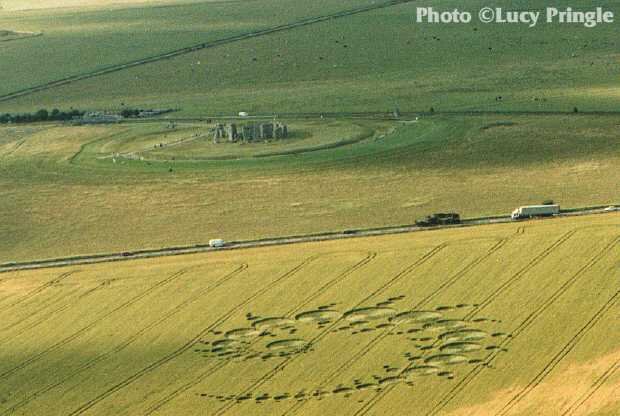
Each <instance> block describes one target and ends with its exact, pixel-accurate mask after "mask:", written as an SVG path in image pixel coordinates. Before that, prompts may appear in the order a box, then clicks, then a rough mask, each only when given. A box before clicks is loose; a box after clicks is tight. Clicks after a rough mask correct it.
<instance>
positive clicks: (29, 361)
mask: <svg viewBox="0 0 620 416" xmlns="http://www.w3.org/2000/svg"><path fill="white" fill-rule="evenodd" d="M188 271H189V269H182V270H180V271H178V272H176V273H173V274H171V275H170V276H168V277H167V278H166V279H163V280H161V281H159V282H158V283H156V284H155V285H153V286H151V287H149V288H148V289H147V290H145V291H143V292H141V293H140V294H138V295H136V296H134V297H133V298H131V299H129V300H128V301H126V302H123V303H122V304H121V305H119V306H117V307H115V308H114V309H112V310H111V311H109V312H107V313H105V314H104V315H103V316H101V317H99V318H97V319H95V320H93V321H92V322H91V323H90V324H88V325H86V326H84V327H82V328H81V329H79V330H78V331H76V332H74V333H73V334H71V335H70V336H68V337H66V338H64V339H62V340H60V341H58V342H57V343H55V344H53V345H52V346H50V347H48V348H46V349H44V350H43V351H41V352H39V353H37V354H35V355H33V356H31V357H30V358H28V359H26V360H24V361H22V362H21V363H19V364H17V365H16V366H14V367H12V368H10V369H8V370H5V371H4V372H2V373H0V380H1V379H5V378H7V377H9V376H11V375H12V374H14V373H16V372H17V371H20V370H22V369H24V368H26V367H28V366H29V365H31V364H33V363H35V362H37V361H39V360H41V359H42V358H43V357H44V356H45V355H47V354H49V353H50V352H53V351H56V350H59V349H61V348H62V347H64V346H65V345H67V344H68V343H70V342H72V341H74V340H76V339H78V338H79V337H81V336H82V335H84V334H86V333H87V332H88V331H90V330H92V329H93V328H95V327H96V326H97V325H98V324H99V323H100V322H102V321H103V320H105V319H108V318H110V317H112V316H113V315H114V314H116V313H118V312H120V311H122V310H124V309H126V308H128V307H129V306H131V305H133V304H134V303H136V302H138V301H139V300H141V299H142V298H144V297H146V296H148V295H149V294H150V293H151V292H153V291H154V290H156V289H158V288H160V287H162V286H164V285H166V284H168V283H170V282H172V281H174V280H175V279H178V278H179V277H181V276H183V275H184V274H185V273H187V272H188Z"/></svg>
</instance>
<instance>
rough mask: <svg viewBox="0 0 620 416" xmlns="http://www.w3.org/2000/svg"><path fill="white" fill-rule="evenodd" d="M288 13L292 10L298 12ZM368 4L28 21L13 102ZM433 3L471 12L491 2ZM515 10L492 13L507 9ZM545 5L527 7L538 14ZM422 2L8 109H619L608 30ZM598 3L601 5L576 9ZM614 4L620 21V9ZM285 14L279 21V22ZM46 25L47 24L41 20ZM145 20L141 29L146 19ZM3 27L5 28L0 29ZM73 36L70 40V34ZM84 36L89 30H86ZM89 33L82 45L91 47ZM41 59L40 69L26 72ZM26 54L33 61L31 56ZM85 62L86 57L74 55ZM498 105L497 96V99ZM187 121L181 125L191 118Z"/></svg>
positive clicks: (212, 7) (9, 62)
mask: <svg viewBox="0 0 620 416" xmlns="http://www.w3.org/2000/svg"><path fill="white" fill-rule="evenodd" d="M293 3H294V6H293ZM368 3H369V2H364V1H348V2H346V3H343V2H340V1H338V2H335V1H331V0H322V1H320V2H316V1H313V2H305V3H299V2H289V1H287V0H259V1H251V2H241V3H222V4H209V3H204V4H194V5H183V6H176V7H167V8H145V9H128V10H120V11H111V12H107V11H105V12H103V11H102V12H91V13H87V14H66V15H56V16H54V21H53V22H48V20H46V17H43V16H40V17H38V18H32V19H26V20H23V21H22V20H21V19H20V25H21V26H22V27H25V28H27V29H29V30H45V29H46V28H45V26H50V28H49V29H48V31H49V33H48V34H47V36H46V37H44V38H41V39H39V40H33V41H32V45H31V46H30V47H29V48H28V52H27V55H26V56H24V55H23V49H22V48H19V49H18V48H16V49H13V50H12V52H11V53H13V54H14V55H13V57H11V56H10V55H9V58H8V59H3V61H2V67H1V68H0V69H1V70H2V72H4V73H8V74H11V75H10V77H9V78H8V79H7V80H6V81H5V83H4V84H3V85H2V87H1V88H2V89H3V91H4V92H9V91H12V90H16V89H19V88H23V87H26V86H30V85H36V84H38V83H41V82H43V81H46V80H51V79H54V78H58V77H59V76H60V75H66V74H75V73H82V72H88V71H89V70H93V69H96V68H98V67H101V66H103V65H106V64H115V63H121V62H125V61H129V60H132V59H137V58H139V57H147V56H151V54H153V53H155V52H157V51H164V50H167V49H171V48H175V47H179V46H181V45H191V44H193V43H195V42H198V41H199V39H200V40H201V41H203V40H204V41H210V40H215V39H218V38H222V37H226V36H228V35H231V34H234V33H244V32H247V31H252V30H253V29H256V28H259V27H267V26H270V25H275V24H280V23H285V22H290V21H295V20H297V19H299V18H301V17H304V16H305V17H308V16H319V15H323V14H329V13H333V12H334V11H337V10H346V9H348V8H352V7H355V6H359V5H363V4H368ZM483 3H484V2H480V1H477V0H476V1H470V2H468V3H467V5H466V6H462V2H451V1H448V2H445V1H441V2H438V1H430V2H428V4H425V5H427V6H435V7H436V8H441V9H444V8H454V7H461V8H467V9H471V10H477V8H480V7H481V6H482V5H486V3H484V4H483ZM512 5H513V2H507V1H500V2H499V3H498V4H497V6H498V7H499V6H505V7H506V8H510V7H511V6H512ZM541 5H542V3H541V2H539V1H526V2H520V3H519V7H520V8H523V9H531V8H537V7H541ZM417 6H418V4H417V3H415V2H413V3H409V4H402V5H398V6H394V7H390V8H386V9H380V10H375V11H371V12H367V13H362V14H358V15H354V16H349V17H346V18H343V19H337V20H329V21H325V22H321V23H317V24H314V25H310V26H305V27H301V28H295V29H292V30H287V31H283V32H279V33H275V34H271V35H267V36H261V37H257V38H252V39H246V40H243V41H239V42H235V43H230V44H226V45H222V46H218V47H214V48H210V49H206V50H202V51H198V52H195V53H190V54H186V55H183V56H180V57H176V58H171V59H166V60H162V61H160V62H156V63H151V64H147V65H143V66H139V67H135V68H131V69H127V70H123V71H120V72H117V73H113V74H109V75H105V76H101V77H96V78H93V79H88V80H83V81H79V82H76V83H73V84H70V85H66V86H62V87H59V88H54V89H52V90H49V91H44V92H40V93H37V94H33V95H30V96H27V97H23V98H20V99H17V100H14V101H9V102H6V103H2V104H0V111H4V110H6V111H9V110H14V111H16V110H25V109H36V108H39V107H42V106H47V107H51V106H65V107H68V106H75V107H87V108H118V107H119V106H121V105H122V104H123V103H125V104H132V105H140V106H154V107H180V108H181V109H182V110H183V113H184V114H188V115H201V114H205V113H209V114H212V113H236V112H237V111H239V110H240V109H244V110H248V111H251V112H284V111H287V112H305V111H313V112H327V111H385V110H391V109H393V108H395V107H399V108H401V109H402V110H411V111H419V110H427V109H428V108H429V107H431V106H434V107H435V108H436V109H438V110H455V109H493V110H499V111H510V110H561V111H571V110H572V109H573V108H574V107H575V106H576V107H578V108H580V109H583V110H614V111H617V110H618V108H619V100H620V93H619V90H618V87H617V82H616V80H617V75H618V74H617V71H616V67H617V61H618V53H617V47H616V46H617V45H616V39H617V29H616V27H615V26H614V25H601V26H598V27H596V28H593V29H589V28H585V27H583V26H581V25H559V24H552V25H547V24H541V25H539V26H537V27H535V28H531V29H530V28H525V27H522V26H518V25H516V26H515V25H501V24H491V25H483V24H480V23H478V24H475V23H472V24H462V25H428V24H419V23H416V22H415V10H416V7H417ZM594 6H600V4H599V3H596V2H594V1H586V2H582V3H580V8H584V9H585V8H588V7H594ZM606 7H608V8H610V9H611V10H614V11H615V12H616V14H619V13H620V9H618V4H617V3H613V2H612V3H609V4H606ZM275 10H277V13H274V11H275ZM47 19H48V18H47ZM138 19H140V20H139V21H138ZM0 24H1V23H0ZM69 25H71V28H73V29H71V30H70V31H69V30H68V27H69ZM80 28H81V29H80ZM86 34H88V36H85V35H86ZM39 48H42V49H45V50H46V51H47V52H46V56H49V58H50V59H51V60H52V61H51V63H52V65H48V66H46V67H45V72H44V73H41V72H37V70H36V69H35V71H34V72H31V71H28V72H26V73H24V71H19V70H18V69H19V68H20V66H22V65H27V64H28V63H29V62H31V61H32V60H34V59H40V58H39V57H40V56H41V55H40V54H39V53H37V51H38V52H40V51H41V49H39ZM31 53H32V55H30V54H31ZM77 55H79V59H72V56H73V57H74V56H77ZM499 97H501V99H499ZM183 113H182V114H183Z"/></svg>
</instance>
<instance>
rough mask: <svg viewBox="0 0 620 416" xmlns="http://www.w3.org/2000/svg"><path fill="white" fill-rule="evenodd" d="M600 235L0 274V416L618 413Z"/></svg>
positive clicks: (501, 236) (572, 223)
mask: <svg viewBox="0 0 620 416" xmlns="http://www.w3.org/2000/svg"><path fill="white" fill-rule="evenodd" d="M619 226H620V217H619V216H618V215H617V214H609V215H604V216H597V217H590V218H585V217H584V218H577V219H557V220H548V221H539V222H529V223H519V224H504V225H493V226H484V227H478V228H468V229H457V230H443V231H438V232H425V233H415V234H407V235H399V236H385V237H377V238H360V239H354V240H347V241H333V242H323V243H318V244H317V243H313V244H298V245H290V246H281V247H271V248H259V249H249V250H235V251H230V252H219V253H210V254H201V255H191V256H173V257H167V258H160V259H151V260H139V261H127V262H119V263H108V264H98V265H89V266H76V267H68V268H62V269H47V270H46V269H44V270H37V271H25V272H19V273H8V274H2V278H1V280H0V313H2V316H3V319H2V324H1V329H0V339H1V340H2V345H3V348H2V350H0V357H1V359H0V379H2V383H0V397H1V398H2V400H1V401H0V412H1V413H2V414H19V415H27V414H29V415H30V414H41V413H45V414H48V415H68V414H71V415H82V414H89V415H109V414H115V415H136V414H144V415H178V414H184V415H204V414H210V415H236V414H239V415H247V414H252V415H273V414H282V415H284V414H286V415H299V414H304V415H322V414H336V413H337V414H341V415H370V414H401V413H402V409H416V410H415V412H416V414H417V415H435V414H441V415H465V414H489V415H498V416H499V415H504V414H509V415H531V414H532V412H535V413H536V414H539V415H549V416H552V415H553V416H555V415H558V414H566V415H584V414H606V415H611V414H617V412H618V411H619V410H620V407H619V406H620V402H618V397H617V395H615V394H613V392H614V391H616V390H617V388H618V383H620V380H619V379H618V372H617V369H618V359H619V351H618V345H620V338H619V335H620V334H619V333H618V331H613V330H612V331H610V328H613V326H614V325H615V324H616V323H617V314H618V312H619V311H620V310H619V302H620V292H619V286H618V280H617V259H618V258H619V256H620V251H619V249H620V245H618V239H619V238H620V233H619V230H620V228H618V227H619ZM171 294H174V295H173V296H171ZM283 299H286V301H283Z"/></svg>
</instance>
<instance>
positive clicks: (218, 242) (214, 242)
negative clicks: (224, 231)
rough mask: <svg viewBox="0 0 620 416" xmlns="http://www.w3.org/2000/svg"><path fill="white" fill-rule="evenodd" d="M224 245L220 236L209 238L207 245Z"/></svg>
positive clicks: (216, 246)
mask: <svg viewBox="0 0 620 416" xmlns="http://www.w3.org/2000/svg"><path fill="white" fill-rule="evenodd" d="M225 245H226V242H225V241H224V240H222V239H221V238H215V239H213V240H209V247H213V248H219V247H224V246H225Z"/></svg>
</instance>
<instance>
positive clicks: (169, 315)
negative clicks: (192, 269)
mask: <svg viewBox="0 0 620 416" xmlns="http://www.w3.org/2000/svg"><path fill="white" fill-rule="evenodd" d="M247 269H248V265H247V264H242V265H240V266H239V267H237V268H236V269H235V270H233V271H232V272H230V273H227V274H226V275H224V276H223V277H222V278H220V279H218V280H216V281H215V282H214V283H213V284H211V285H208V286H207V287H205V288H204V289H203V290H201V291H199V292H197V293H196V294H194V295H192V296H190V297H189V298H187V299H185V300H184V301H183V302H182V303H180V304H179V305H177V306H175V307H174V308H173V309H172V310H170V311H168V312H167V313H166V314H164V315H162V316H161V317H160V318H159V319H157V320H156V321H154V322H152V323H150V324H149V325H147V326H146V327H144V328H142V329H140V330H139V331H138V332H136V333H135V334H133V335H132V336H131V337H129V338H128V339H127V340H125V341H124V342H123V343H121V344H119V345H117V346H116V347H114V348H113V349H111V350H109V351H106V352H104V353H102V354H100V355H98V356H96V357H94V358H92V359H90V360H88V361H87V362H85V363H84V364H83V365H81V366H80V367H78V368H77V369H76V370H75V371H73V372H71V373H70V374H69V375H68V376H66V377H64V378H62V379H60V380H58V381H57V382H56V383H54V384H51V385H49V386H46V387H44V388H43V389H41V390H38V391H36V392H33V393H31V394H30V395H29V396H28V397H27V398H25V399H23V400H21V401H20V402H18V403H16V404H15V405H13V406H11V407H9V408H8V409H6V410H5V411H3V412H2V413H0V414H1V415H4V414H11V413H13V412H15V411H16V410H18V409H20V408H22V407H24V406H26V405H28V404H29V403H31V402H32V401H33V400H35V399H36V398H37V397H39V396H41V395H43V394H45V393H47V392H49V391H51V390H52V389H54V388H57V387H59V386H62V385H63V384H65V383H66V382H68V381H70V380H71V379H72V378H73V377H75V376H77V375H79V374H81V373H82V372H84V371H86V370H88V369H90V368H92V367H93V366H95V365H96V364H97V363H99V362H101V361H103V360H105V359H107V358H109V357H111V356H113V355H114V354H118V353H120V352H121V351H123V350H124V349H126V348H128V347H129V346H130V345H131V344H133V343H134V342H135V341H136V340H138V339H139V338H140V337H141V336H142V335H144V334H145V333H147V332H148V331H149V330H151V329H153V328H155V327H157V326H159V325H161V324H162V323H165V322H166V321H168V320H169V319H171V318H173V317H174V316H175V315H176V314H178V313H179V312H180V311H182V310H183V309H184V308H186V307H187V306H189V305H190V304H192V303H194V302H196V301H197V300H198V299H200V298H202V297H204V296H205V295H207V294H209V293H210V292H212V291H214V290H215V289H217V288H219V287H220V286H222V285H223V284H225V283H226V282H228V281H229V280H231V279H233V278H235V277H237V276H238V275H240V274H241V273H243V272H245V271H246V270H247Z"/></svg>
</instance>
